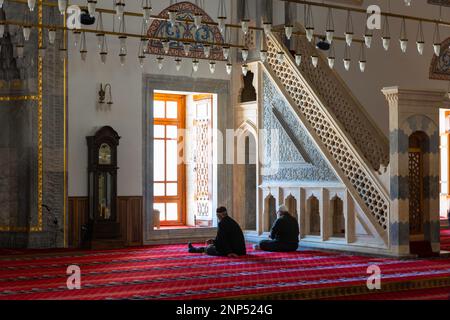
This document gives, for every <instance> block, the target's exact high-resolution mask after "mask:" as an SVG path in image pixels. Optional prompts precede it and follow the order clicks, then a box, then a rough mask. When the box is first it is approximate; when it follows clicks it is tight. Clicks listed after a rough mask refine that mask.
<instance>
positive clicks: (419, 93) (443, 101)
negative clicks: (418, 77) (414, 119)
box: [381, 86, 449, 109]
mask: <svg viewBox="0 0 450 320" xmlns="http://www.w3.org/2000/svg"><path fill="white" fill-rule="evenodd" d="M381 92H382V93H383V94H384V96H385V97H386V99H387V100H388V102H389V104H390V105H391V106H392V103H397V104H398V105H401V106H410V107H416V106H417V107H426V108H437V109H439V108H442V107H444V106H446V105H449V102H448V97H447V95H446V92H444V91H441V90H413V89H401V88H400V87H398V86H396V87H386V88H383V89H382V90H381Z"/></svg>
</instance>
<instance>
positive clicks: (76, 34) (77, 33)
mask: <svg viewBox="0 0 450 320" xmlns="http://www.w3.org/2000/svg"><path fill="white" fill-rule="evenodd" d="M72 35H73V45H74V46H75V47H76V46H78V43H79V42H80V36H81V32H80V31H78V30H74V31H72Z"/></svg>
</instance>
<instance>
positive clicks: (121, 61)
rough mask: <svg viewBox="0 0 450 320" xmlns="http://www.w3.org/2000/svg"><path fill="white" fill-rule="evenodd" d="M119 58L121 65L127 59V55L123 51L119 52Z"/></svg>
mask: <svg viewBox="0 0 450 320" xmlns="http://www.w3.org/2000/svg"><path fill="white" fill-rule="evenodd" d="M119 60H120V65H121V66H122V67H123V66H124V65H125V62H126V60H127V55H126V54H125V53H120V54H119Z"/></svg>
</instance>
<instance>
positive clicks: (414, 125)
mask: <svg viewBox="0 0 450 320" xmlns="http://www.w3.org/2000/svg"><path fill="white" fill-rule="evenodd" d="M382 92H383V94H384V95H385V96H386V99H387V100H388V102H389V127H390V197H391V208H390V217H389V220H390V227H389V230H390V232H389V240H390V246H391V251H392V252H393V253H394V254H398V255H407V254H409V253H410V247H409V244H410V231H409V166H408V163H409V157H408V154H409V137H410V136H411V135H412V134H413V133H415V132H423V133H425V134H426V136H427V137H428V140H429V145H428V146H427V147H426V149H425V150H424V156H423V157H424V172H423V179H424V188H423V189H424V194H423V201H424V203H426V205H425V207H426V210H424V240H426V241H430V243H431V245H432V248H433V251H434V252H439V246H440V229H439V174H440V171H439V163H440V153H439V143H440V141H439V108H440V107H442V106H443V101H444V92H440V91H423V90H406V89H400V88H398V87H390V88H384V89H383V90H382ZM425 211H427V212H425Z"/></svg>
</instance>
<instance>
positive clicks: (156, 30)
mask: <svg viewBox="0 0 450 320" xmlns="http://www.w3.org/2000/svg"><path fill="white" fill-rule="evenodd" d="M169 11H176V12H177V19H181V20H191V21H192V20H194V15H195V14H196V13H201V14H202V17H203V18H202V20H203V21H205V22H214V20H213V19H211V17H210V16H209V15H208V14H207V13H206V12H205V11H204V10H202V9H201V8H199V7H197V6H196V5H195V4H193V3H190V2H187V1H183V2H179V3H175V4H173V5H171V6H169V7H167V8H166V9H164V10H162V11H161V12H160V14H159V15H158V17H161V18H166V19H167V18H168V16H169ZM147 35H148V36H149V37H158V38H165V37H168V36H169V37H170V38H176V39H191V40H196V41H207V42H212V43H223V42H224V40H223V36H222V34H221V33H220V30H219V28H218V27H217V26H215V25H213V26H212V25H206V24H203V25H202V26H201V27H200V28H199V29H197V28H196V26H195V25H194V24H193V23H176V25H175V26H174V27H172V26H171V25H170V22H169V21H165V20H153V22H152V24H151V25H150V27H149V29H148V31H147ZM147 50H148V53H150V54H156V55H170V56H175V57H187V58H206V57H205V54H204V50H203V45H202V44H198V43H195V44H192V45H191V47H190V51H189V54H188V55H187V56H186V55H185V52H184V49H183V44H182V43H180V42H178V41H171V43H170V48H169V52H168V54H165V53H164V49H163V47H162V43H161V41H160V40H150V41H149V42H148V47H147ZM208 59H209V60H221V61H224V60H225V58H224V56H223V51H222V48H221V47H219V46H213V47H211V54H210V56H209V58H208Z"/></svg>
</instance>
